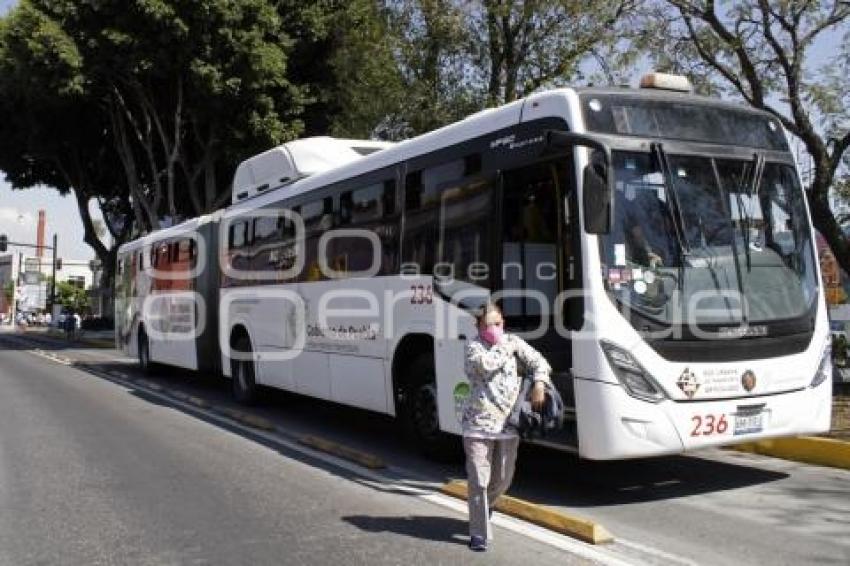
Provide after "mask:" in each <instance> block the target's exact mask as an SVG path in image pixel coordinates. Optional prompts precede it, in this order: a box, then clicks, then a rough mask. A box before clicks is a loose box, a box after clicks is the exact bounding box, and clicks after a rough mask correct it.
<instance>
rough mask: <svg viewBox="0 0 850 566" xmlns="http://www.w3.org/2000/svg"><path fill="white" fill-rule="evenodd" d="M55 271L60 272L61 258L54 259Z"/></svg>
mask: <svg viewBox="0 0 850 566" xmlns="http://www.w3.org/2000/svg"><path fill="white" fill-rule="evenodd" d="M56 271H62V258H61V257H57V258H56Z"/></svg>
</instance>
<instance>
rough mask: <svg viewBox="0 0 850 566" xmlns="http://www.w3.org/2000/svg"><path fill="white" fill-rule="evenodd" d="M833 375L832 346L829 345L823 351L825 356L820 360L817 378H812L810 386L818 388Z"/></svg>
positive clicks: (816, 373)
mask: <svg viewBox="0 0 850 566" xmlns="http://www.w3.org/2000/svg"><path fill="white" fill-rule="evenodd" d="M830 375H832V346H831V345H829V344H827V346H826V348H824V350H823V356H822V357H821V360H820V365H819V366H818V371H816V372H815V376H814V377H813V378H812V382H811V383H810V384H809V387H817V386H818V385H820V384H821V383H823V382H824V381H826V378H828V377H829V376H830Z"/></svg>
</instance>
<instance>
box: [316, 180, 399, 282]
mask: <svg viewBox="0 0 850 566" xmlns="http://www.w3.org/2000/svg"><path fill="white" fill-rule="evenodd" d="M395 189H396V183H395V181H394V180H388V181H384V182H379V183H375V184H372V185H369V186H366V187H363V188H362V189H356V190H354V191H348V192H346V193H343V194H342V195H340V199H339V203H340V211H339V219H340V222H339V224H340V225H342V226H345V227H347V228H350V229H359V230H368V231H371V232H374V233H375V234H376V235H377V236H378V239H379V241H380V249H379V250H378V251H379V253H378V254H377V257H379V258H380V260H379V261H380V265H379V266H378V268H377V273H376V274H377V275H383V274H388V273H390V272H391V271H392V270H394V269H395V263H396V259H397V256H398V229H397V225H398V222H397V220H396V219H394V218H393V216H394V212H395V198H396V190H395ZM375 256H376V254H375V253H374V250H372V247H371V243H370V241H369V240H367V239H366V238H363V237H359V236H356V237H348V236H344V237H335V238H334V239H333V240H332V243H331V245H330V246H329V247H328V265H330V266H331V267H333V268H334V269H335V270H336V271H351V272H365V271H370V270H372V269H373V268H374V267H375V266H373V265H372V261H373V259H374V258H375Z"/></svg>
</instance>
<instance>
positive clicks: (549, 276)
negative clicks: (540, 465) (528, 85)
mask: <svg viewBox="0 0 850 566" xmlns="http://www.w3.org/2000/svg"><path fill="white" fill-rule="evenodd" d="M568 171H570V168H569V163H568V160H564V159H563V158H562V159H561V160H560V161H544V162H540V163H535V164H532V165H528V166H525V167H521V168H517V169H512V170H507V171H505V172H504V173H503V197H502V206H501V249H500V250H499V252H500V255H501V265H500V269H501V273H500V274H499V278H498V281H497V282H500V283H501V292H502V294H503V298H502V310H503V312H504V316H505V326H506V329H507V330H508V331H510V332H515V333H519V334H520V335H521V336H523V337H524V338H525V339H526V341H527V342H528V343H529V344H531V345H532V346H533V347H534V348H536V349H537V350H539V351H540V352H541V353H542V354H543V355H544V356H545V357H546V360H547V361H548V362H549V364H550V365H551V366H552V370H553V376H552V377H553V381H554V382H555V385H556V386H557V387H558V390H559V391H560V392H561V394H562V396H563V397H564V403H565V404H566V405H567V406H568V407H571V406H572V405H573V404H574V403H573V397H574V395H573V387H572V378H571V375H570V368H571V366H572V344H571V342H570V338H569V336H568V335H567V334H566V332H564V330H565V329H570V328H572V327H573V325H574V323H573V321H575V320H577V319H578V320H580V316H581V313H580V312H576V311H577V309H580V308H581V307H580V304H579V302H578V301H575V300H567V301H559V300H558V296H559V294H560V293H562V292H563V291H566V290H570V289H576V288H577V287H578V286H580V283H579V282H580V280H581V279H580V277H579V275H580V274H579V273H578V261H577V259H576V258H579V257H580V254H579V253H578V248H577V247H576V246H577V245H578V242H579V240H578V238H577V237H575V235H576V234H577V232H576V229H577V223H578V220H577V217H576V216H575V215H576V214H577V207H576V206H575V191H574V190H573V184H572V176H571V175H568V174H567V172H568ZM574 242H575V244H574ZM558 309H560V312H555V311H556V310H558Z"/></svg>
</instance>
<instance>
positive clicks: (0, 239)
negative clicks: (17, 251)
mask: <svg viewBox="0 0 850 566" xmlns="http://www.w3.org/2000/svg"><path fill="white" fill-rule="evenodd" d="M8 248H9V238H8V237H6V234H0V253H3V252H5V251H6V250H7V249H8Z"/></svg>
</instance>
